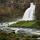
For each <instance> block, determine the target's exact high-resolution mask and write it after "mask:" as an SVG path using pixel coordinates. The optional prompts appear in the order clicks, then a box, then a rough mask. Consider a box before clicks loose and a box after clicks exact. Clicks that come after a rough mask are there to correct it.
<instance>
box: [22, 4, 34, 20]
mask: <svg viewBox="0 0 40 40" xmlns="http://www.w3.org/2000/svg"><path fill="white" fill-rule="evenodd" d="M34 15H35V5H34V4H33V3H30V7H29V8H28V9H26V11H25V13H24V15H23V18H22V20H24V21H27V20H28V21H31V20H34V19H35V16H34Z"/></svg>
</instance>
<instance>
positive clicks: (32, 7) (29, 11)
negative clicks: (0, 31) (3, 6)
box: [0, 3, 35, 27]
mask: <svg viewBox="0 0 40 40" xmlns="http://www.w3.org/2000/svg"><path fill="white" fill-rule="evenodd" d="M34 14H35V5H34V4H33V3H30V7H29V8H28V9H26V11H25V13H24V15H23V18H22V19H18V20H17V21H15V22H14V21H13V22H8V23H2V25H1V24H0V26H5V27H6V26H9V25H11V24H14V23H16V22H18V21H27V20H29V21H31V20H34V17H35V16H34Z"/></svg>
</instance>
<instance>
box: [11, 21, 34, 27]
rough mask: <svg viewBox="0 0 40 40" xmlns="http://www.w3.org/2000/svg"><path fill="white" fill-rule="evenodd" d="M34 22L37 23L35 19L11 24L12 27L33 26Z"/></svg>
mask: <svg viewBox="0 0 40 40" xmlns="http://www.w3.org/2000/svg"><path fill="white" fill-rule="evenodd" d="M33 24H35V21H19V22H17V23H16V24H12V25H10V27H14V26H17V27H29V26H32V25H33Z"/></svg>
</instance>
